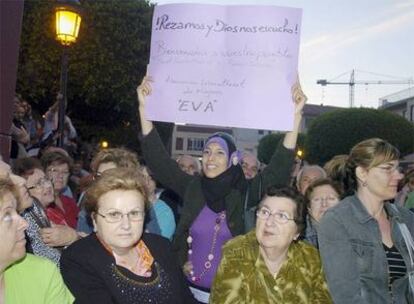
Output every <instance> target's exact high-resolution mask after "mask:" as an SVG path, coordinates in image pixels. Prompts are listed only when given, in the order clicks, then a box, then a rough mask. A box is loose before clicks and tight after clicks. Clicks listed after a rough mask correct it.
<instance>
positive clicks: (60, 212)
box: [41, 152, 79, 229]
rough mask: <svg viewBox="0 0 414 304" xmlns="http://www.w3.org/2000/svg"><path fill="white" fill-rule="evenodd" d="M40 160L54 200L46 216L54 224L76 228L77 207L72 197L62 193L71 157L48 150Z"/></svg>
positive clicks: (66, 181)
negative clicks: (49, 181)
mask: <svg viewBox="0 0 414 304" xmlns="http://www.w3.org/2000/svg"><path fill="white" fill-rule="evenodd" d="M41 162H42V165H43V168H45V172H46V176H47V178H48V179H49V180H51V181H52V183H53V188H54V191H55V200H54V202H53V203H52V204H50V205H49V206H48V207H47V209H46V212H47V216H48V218H49V219H50V221H51V222H52V223H54V224H57V225H68V226H69V227H72V228H73V229H76V226H77V222H78V213H79V208H78V206H77V205H76V201H75V200H74V199H73V198H71V197H69V196H67V195H65V193H63V191H64V190H65V188H66V187H67V185H68V180H69V175H70V169H71V166H72V159H71V158H69V157H67V156H66V155H64V154H62V153H60V152H48V153H45V154H44V155H42V158H41Z"/></svg>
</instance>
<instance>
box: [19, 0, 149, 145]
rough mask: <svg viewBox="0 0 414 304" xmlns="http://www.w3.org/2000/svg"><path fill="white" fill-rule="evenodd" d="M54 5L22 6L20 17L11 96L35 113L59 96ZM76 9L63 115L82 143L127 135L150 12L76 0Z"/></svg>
mask: <svg viewBox="0 0 414 304" xmlns="http://www.w3.org/2000/svg"><path fill="white" fill-rule="evenodd" d="M54 3H55V1H52V0H48V1H38V0H26V1H25V9H24V17H23V26H22V36H21V45H20V46H21V48H20V54H19V70H18V82H17V92H19V93H21V94H22V95H23V97H25V98H26V99H27V100H28V101H29V102H31V104H32V105H33V104H34V105H35V108H37V109H38V110H39V112H41V113H42V112H44V111H45V110H47V108H48V107H49V106H50V105H51V104H52V103H53V102H54V100H55V96H56V93H57V92H58V91H59V80H60V65H61V62H60V60H61V54H62V46H61V45H60V44H59V42H57V41H56V40H55V26H54V7H53V5H54ZM81 7H82V10H83V13H82V23H81V28H80V32H79V38H78V41H77V42H76V43H75V44H74V45H73V46H70V47H69V50H68V53H69V70H68V89H67V92H68V98H67V100H68V110H67V112H68V113H69V114H70V115H71V118H72V119H73V120H74V121H75V124H76V125H79V126H81V129H82V130H81V133H83V134H84V135H85V137H87V136H88V135H90V134H94V135H97V133H98V134H99V133H101V132H102V133H107V132H109V131H113V130H114V129H119V130H117V131H116V132H115V133H122V130H126V133H128V132H130V131H131V130H132V129H133V127H135V121H136V105H135V104H136V92H135V88H136V86H137V84H138V83H139V82H140V81H141V79H142V77H143V75H145V71H146V65H147V63H148V58H149V46H150V35H151V17H152V11H153V7H152V6H151V5H150V4H149V2H148V1H144V0H105V1H96V0H81ZM121 137H122V136H121ZM114 140H115V141H116V140H120V138H119V136H115V137H114Z"/></svg>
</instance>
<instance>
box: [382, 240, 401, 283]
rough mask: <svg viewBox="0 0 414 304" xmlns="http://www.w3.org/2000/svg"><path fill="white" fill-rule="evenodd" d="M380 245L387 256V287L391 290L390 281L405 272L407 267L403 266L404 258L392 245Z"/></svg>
mask: <svg viewBox="0 0 414 304" xmlns="http://www.w3.org/2000/svg"><path fill="white" fill-rule="evenodd" d="M382 245H383V247H384V250H385V254H386V256H387V262H388V274H389V282H388V287H389V289H390V290H391V285H392V283H393V282H394V281H395V280H396V279H398V278H401V277H403V276H404V275H405V274H406V273H407V267H405V263H404V259H403V257H402V256H401V254H400V252H399V251H398V249H397V248H395V246H394V245H393V246H392V247H391V248H389V247H387V246H386V245H385V244H382Z"/></svg>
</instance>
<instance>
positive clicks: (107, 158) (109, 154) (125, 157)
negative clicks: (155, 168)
mask: <svg viewBox="0 0 414 304" xmlns="http://www.w3.org/2000/svg"><path fill="white" fill-rule="evenodd" d="M114 168H132V169H135V170H139V169H140V164H139V161H138V157H137V155H136V153H134V152H132V151H130V150H128V149H125V148H111V149H105V150H101V151H99V152H98V153H97V154H96V155H95V157H94V158H93V159H92V162H91V170H92V174H93V179H94V180H96V179H99V177H100V176H101V175H102V173H103V172H105V171H106V170H108V169H114ZM86 188H88V187H86ZM84 194H85V193H83V194H81V196H80V198H79V202H78V205H79V206H80V207H81V211H80V213H79V219H78V226H77V230H78V231H80V232H82V233H85V234H90V233H92V231H93V226H92V222H91V219H90V218H89V217H88V215H87V212H86V210H85V208H84V206H83V203H82V201H83V198H84Z"/></svg>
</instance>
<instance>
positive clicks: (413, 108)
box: [410, 105, 414, 121]
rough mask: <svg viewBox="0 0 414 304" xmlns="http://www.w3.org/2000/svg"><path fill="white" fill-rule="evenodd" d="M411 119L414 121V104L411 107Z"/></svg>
mask: <svg viewBox="0 0 414 304" xmlns="http://www.w3.org/2000/svg"><path fill="white" fill-rule="evenodd" d="M410 116H411V117H410V120H411V121H414V105H412V106H411V107H410Z"/></svg>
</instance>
